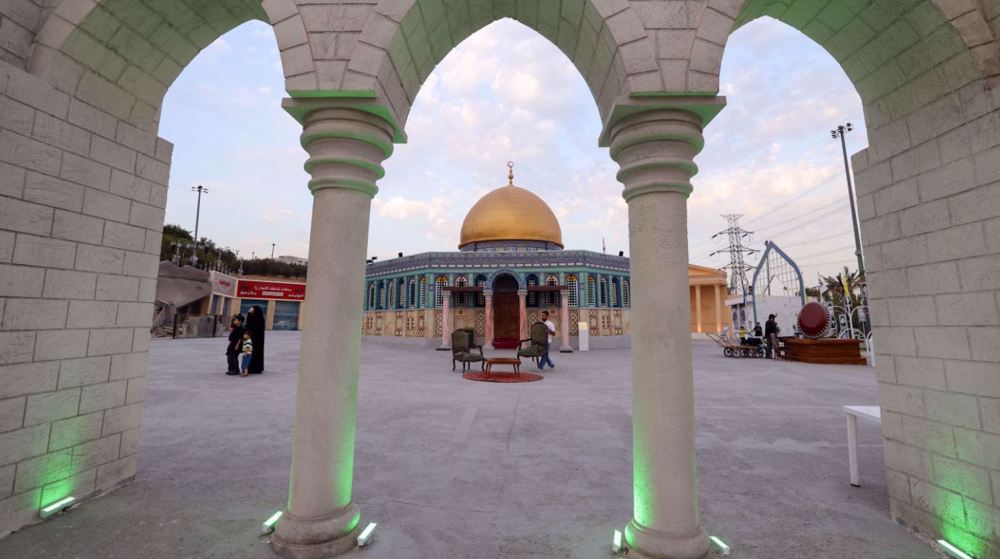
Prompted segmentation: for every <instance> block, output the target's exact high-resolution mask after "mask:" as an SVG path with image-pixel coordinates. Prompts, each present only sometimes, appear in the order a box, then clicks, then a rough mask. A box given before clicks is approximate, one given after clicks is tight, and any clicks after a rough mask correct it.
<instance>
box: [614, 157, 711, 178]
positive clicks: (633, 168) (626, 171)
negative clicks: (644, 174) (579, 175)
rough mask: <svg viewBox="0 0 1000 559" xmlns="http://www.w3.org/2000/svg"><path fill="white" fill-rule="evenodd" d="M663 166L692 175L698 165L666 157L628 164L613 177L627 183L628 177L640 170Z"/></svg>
mask: <svg viewBox="0 0 1000 559" xmlns="http://www.w3.org/2000/svg"><path fill="white" fill-rule="evenodd" d="M663 168H675V169H681V170H683V171H684V172H685V173H688V174H689V175H691V176H692V177H693V176H695V175H697V174H698V165H697V164H696V163H695V162H694V161H685V160H682V159H674V160H672V161H671V160H667V159H666V158H661V159H656V160H653V161H649V162H648V163H636V164H629V165H628V166H627V167H623V168H622V169H621V170H620V171H618V174H617V175H616V176H615V178H617V179H618V180H619V181H620V182H622V183H627V181H628V179H629V177H631V176H632V175H635V174H636V173H638V172H640V171H648V170H650V169H663Z"/></svg>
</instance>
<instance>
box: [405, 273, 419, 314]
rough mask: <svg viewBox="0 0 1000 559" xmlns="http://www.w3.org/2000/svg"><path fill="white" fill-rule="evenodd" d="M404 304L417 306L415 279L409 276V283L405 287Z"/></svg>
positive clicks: (411, 306)
mask: <svg viewBox="0 0 1000 559" xmlns="http://www.w3.org/2000/svg"><path fill="white" fill-rule="evenodd" d="M406 306H407V307H409V308H411V309H412V308H413V307H415V306H417V280H415V279H413V278H410V284H409V286H408V287H407V289H406Z"/></svg>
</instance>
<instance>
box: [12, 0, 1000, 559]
mask: <svg viewBox="0 0 1000 559" xmlns="http://www.w3.org/2000/svg"><path fill="white" fill-rule="evenodd" d="M764 15H767V16H770V17H774V18H777V19H779V20H781V21H784V22H786V23H788V24H789V25H792V26H793V27H795V28H797V29H800V30H801V31H802V32H803V33H805V34H806V35H808V36H809V37H811V38H813V39H814V40H815V41H817V42H818V43H820V44H822V45H823V46H824V47H825V48H826V49H827V50H828V51H829V52H830V54H831V55H832V56H834V57H835V58H836V59H837V60H838V61H839V62H840V63H841V65H842V66H843V68H844V70H845V71H846V72H847V74H848V76H850V78H851V79H852V80H853V82H854V84H855V86H856V87H857V89H858V91H859V93H860V94H861V97H862V100H863V101H864V104H865V112H866V121H867V125H868V129H869V140H870V141H869V145H870V147H869V148H868V149H866V150H865V151H863V152H861V153H858V154H856V155H855V156H854V166H855V169H856V173H857V184H858V192H859V212H860V216H861V219H862V237H863V242H864V247H865V253H866V255H867V262H868V270H869V277H868V281H869V285H870V294H871V311H872V313H871V314H872V319H873V322H874V326H875V336H876V339H877V340H878V343H877V348H878V352H879V359H878V365H879V366H878V375H879V390H880V394H879V397H880V402H881V405H882V406H883V410H884V411H883V431H884V435H885V439H886V464H887V467H888V470H889V485H890V495H891V510H892V515H893V516H894V517H895V518H896V519H898V520H899V521H901V522H904V523H906V524H907V525H910V526H913V527H915V528H917V529H919V530H921V531H924V532H927V533H929V534H931V535H934V536H945V537H948V538H949V539H950V540H951V541H953V542H955V543H957V544H959V545H961V546H962V547H963V548H964V549H966V550H967V551H969V552H970V553H972V554H974V555H976V556H977V557H981V558H982V557H1000V536H998V533H997V532H998V526H1000V524H998V518H1000V308H998V305H1000V55H998V52H1000V49H998V47H1000V43H998V41H997V36H998V33H1000V0H855V1H850V2H848V1H841V0H836V1H833V2H830V1H828V0H631V1H629V0H517V1H515V0H495V1H490V0H381V1H379V0H322V1H320V0H264V1H263V2H260V1H256V0H170V1H167V0H99V1H98V0H61V1H60V0H0V316H2V320H0V534H2V533H7V532H10V531H11V530H16V529H17V528H19V527H21V526H24V525H26V524H29V523H32V522H35V521H36V519H37V511H38V509H39V507H40V506H42V505H44V504H48V503H49V502H52V501H53V500H55V499H56V498H58V497H60V496H62V495H66V494H70V493H71V494H73V495H74V496H76V497H77V498H80V499H84V498H87V497H89V496H93V495H97V494H100V493H103V492H106V491H110V490H112V489H114V488H115V487H116V486H118V485H120V484H121V483H123V482H125V481H127V480H128V479H130V478H131V477H133V476H134V475H136V465H137V461H136V457H137V451H138V448H137V440H138V429H139V417H140V410H141V406H142V394H143V386H144V381H145V370H146V352H147V349H148V343H149V342H148V340H149V336H148V329H149V325H150V322H151V320H152V304H151V302H152V300H153V293H154V290H155V278H156V267H157V255H158V252H159V243H160V235H161V229H162V225H163V208H164V205H165V201H166V195H167V184H168V179H169V170H170V155H171V145H170V144H169V143H168V142H166V141H164V140H162V139H160V138H158V137H157V129H158V119H159V108H160V104H161V102H162V99H163V95H164V92H165V91H166V90H167V88H168V87H169V86H170V84H171V83H172V82H173V80H174V79H175V78H176V76H177V75H178V74H179V73H180V71H181V70H182V69H183V68H184V66H185V65H186V64H187V63H188V62H190V61H191V60H192V58H193V57H194V56H195V55H196V54H197V53H198V52H199V51H200V50H201V49H203V48H204V47H205V46H207V45H208V44H210V43H211V42H212V41H213V40H215V39H216V38H217V37H219V36H220V35H222V34H223V33H225V32H226V31H228V30H229V29H232V28H233V27H235V26H236V25H239V24H241V23H243V22H246V21H249V20H251V19H258V20H262V21H266V22H269V23H270V24H271V25H272V26H273V27H274V31H275V38H276V42H277V45H278V46H279V48H280V51H281V60H282V63H283V66H284V71H285V79H286V83H285V85H286V90H287V92H288V94H289V100H288V101H287V102H286V109H287V110H288V111H289V112H290V113H291V114H292V116H294V117H295V118H297V119H298V120H299V121H300V122H301V123H303V137H302V144H303V146H305V147H306V149H307V151H308V153H309V156H308V157H309V159H308V163H307V170H308V171H309V172H310V174H311V175H312V180H311V181H310V182H309V184H308V185H303V187H306V186H308V187H309V188H310V189H311V190H312V191H313V193H314V195H315V205H314V219H313V232H312V235H313V241H314V242H312V243H311V245H310V246H311V248H310V255H309V260H310V262H311V263H313V264H316V266H311V269H310V277H309V287H308V289H309V293H310V301H313V303H311V305H318V304H320V303H319V302H322V303H323V304H325V305H328V306H333V307H336V308H342V309H345V310H344V312H343V313H342V314H338V315H336V316H334V315H331V314H330V313H318V312H310V311H309V310H308V309H307V310H306V317H307V320H306V332H305V335H304V337H303V346H302V364H301V370H300V373H299V381H300V387H299V402H298V407H297V418H296V433H297V436H296V440H297V443H296V445H295V450H294V452H295V459H294V463H295V470H294V471H293V475H292V486H291V497H290V499H289V507H288V510H287V514H286V517H285V520H284V521H283V522H282V523H281V524H280V525H279V530H278V533H277V534H276V538H275V544H276V548H277V549H278V550H279V551H281V552H282V553H285V554H286V555H289V556H293V557H315V556H320V555H322V554H324V553H335V552H340V551H343V550H345V549H348V548H350V547H351V545H353V544H352V543H351V541H352V540H351V534H352V533H354V532H355V531H356V530H357V524H358V519H359V517H360V514H363V511H359V509H358V507H357V506H356V505H355V504H354V503H353V501H352V497H351V486H352V479H353V449H354V411H353V410H354V405H355V404H356V400H357V392H356V387H357V360H358V349H359V344H360V339H359V338H360V334H359V332H360V326H361V324H360V320H361V318H360V306H359V305H358V301H361V300H362V297H363V293H362V287H361V285H362V284H361V282H360V278H363V270H364V254H365V253H364V245H365V239H366V238H367V225H368V211H369V206H370V199H371V197H373V196H375V195H376V192H377V187H376V182H377V180H378V179H379V178H380V177H381V176H382V174H383V173H384V170H382V167H381V162H382V161H383V160H384V159H385V158H387V157H389V156H391V154H392V150H393V143H398V142H402V141H405V132H404V127H405V123H406V117H407V114H408V112H409V109H410V106H411V104H412V102H413V100H414V98H415V96H416V94H417V92H418V91H419V89H420V87H421V84H422V83H423V81H424V80H425V79H426V78H427V76H428V75H429V74H430V72H431V70H432V69H433V68H434V66H435V65H436V64H437V63H438V62H440V61H441V60H442V59H443V58H444V56H445V55H446V54H447V53H448V52H449V51H450V50H451V48H452V47H453V46H454V45H456V44H457V43H459V42H460V41H462V40H463V39H464V38H466V37H467V36H469V35H470V34H471V33H473V32H475V31H476V30H478V29H480V28H482V27H484V26H485V25H487V24H489V23H490V22H492V21H495V20H496V19H499V18H503V17H510V18H514V19H516V20H517V21H520V22H522V23H524V24H525V25H527V26H528V27H530V28H532V29H535V30H537V31H538V32H539V33H541V34H542V35H543V36H545V37H547V38H548V39H550V40H551V41H552V42H553V43H554V44H556V45H557V46H558V47H559V48H560V49H561V50H562V51H563V52H564V53H565V54H566V55H567V57H568V58H569V59H570V60H571V61H572V63H573V64H574V65H575V66H576V68H577V69H579V71H580V72H581V74H582V75H583V77H584V78H585V80H586V82H587V84H588V85H589V87H590V90H591V92H592V93H593V95H594V99H595V102H596V103H597V105H598V107H599V112H600V115H601V118H603V119H604V124H605V131H604V133H603V134H602V137H601V138H600V139H599V141H600V142H601V143H602V145H606V146H610V148H611V157H612V158H614V159H615V160H616V161H617V162H618V163H619V164H620V166H621V169H622V170H621V173H620V174H619V179H620V180H621V182H622V183H623V184H624V185H625V188H624V191H623V194H624V195H625V197H626V199H627V200H628V201H629V213H630V222H631V225H630V234H631V241H630V253H631V254H632V255H633V272H632V275H633V277H634V278H635V281H634V285H633V292H632V296H633V300H634V301H635V305H636V306H638V307H642V308H648V309H649V310H650V312H648V313H647V314H646V315H644V316H637V317H635V318H634V320H633V333H632V343H633V354H634V355H633V370H634V382H635V385H636V386H635V388H636V390H635V392H636V393H637V394H638V397H637V398H636V400H635V401H634V402H633V404H634V406H635V410H634V418H635V419H634V421H635V425H634V431H635V440H634V450H635V452H634V455H635V462H636V463H635V465H634V471H633V476H634V478H635V483H634V488H633V489H634V496H635V503H636V505H635V511H634V517H633V519H632V521H631V522H630V523H629V526H628V528H627V530H626V539H627V543H628V544H629V546H630V547H631V548H632V552H631V553H630V555H631V556H637V557H644V556H645V557H668V556H669V557H675V558H695V557H701V556H702V555H704V554H705V553H706V550H707V546H708V544H707V541H706V539H705V535H704V530H703V529H702V528H701V527H700V522H699V519H698V508H697V494H696V479H695V475H696V474H695V470H694V454H693V451H694V448H693V441H694V435H693V410H692V402H693V396H692V393H691V365H690V359H689V357H690V347H689V346H690V336H689V333H688V332H687V329H686V328H684V329H683V331H681V330H677V331H675V330H676V329H671V323H673V324H687V323H688V322H689V317H688V316H687V314H685V313H688V312H689V307H688V302H687V300H686V299H685V297H687V295H685V293H686V291H685V289H686V286H687V279H686V276H685V277H683V278H682V277H680V276H677V277H674V276H676V274H672V273H671V271H670V269H665V268H664V263H665V262H684V263H686V262H687V249H686V246H687V240H686V227H685V225H684V220H685V218H686V206H685V199H686V195H687V194H688V193H689V192H690V190H691V188H692V187H691V184H690V179H691V176H692V175H693V174H694V172H695V167H694V165H693V157H694V155H696V154H697V152H698V150H699V149H700V147H701V145H702V142H703V139H702V129H703V127H704V126H705V125H706V124H707V123H708V121H709V120H710V119H711V117H712V116H714V114H715V113H716V112H717V111H718V110H720V109H721V108H722V106H723V104H724V100H722V99H721V98H718V97H716V92H717V91H718V74H719V65H720V62H721V59H722V54H723V51H724V49H725V45H726V41H727V39H728V37H729V34H730V33H731V32H732V30H733V29H734V28H735V27H737V26H739V25H741V24H743V23H745V22H747V21H750V20H752V19H754V18H757V17H761V16H764ZM761 87H765V86H764V85H762V86H761ZM345 208H349V209H350V211H347V210H345ZM665 216H670V219H669V220H668V219H667V218H666V217H665ZM330 220H333V221H330ZM331 234H333V235H336V239H334V241H338V242H330V241H331V239H330V238H329V237H322V236H323V235H331ZM321 238H322V240H323V241H324V243H321V242H319V240H320V239H321ZM654 277H656V278H658V281H652V279H651V278H654ZM644 278H647V279H644ZM682 280H683V289H681V286H680V285H679V284H680V282H682ZM334 282H339V286H341V289H339V290H337V289H334V285H335V284H334ZM355 284H357V285H355ZM345 286H346V287H345ZM664 300H671V301H674V302H677V301H678V300H680V301H682V302H683V304H682V305H681V304H676V305H674V306H662V305H661V304H660V303H658V301H660V302H662V301H664ZM307 304H310V303H307ZM355 307H357V311H358V312H357V313H355V312H353V310H352V309H354V308H355ZM668 307H669V308H668ZM654 310H655V311H658V312H660V313H665V312H671V313H676V316H679V317H680V318H679V319H678V318H676V316H675V317H674V318H672V319H671V320H667V318H666V316H661V315H658V314H656V313H655V312H653V311H654ZM310 317H311V318H310ZM310 331H313V332H315V333H316V335H315V336H312V337H310V336H309V335H308V333H309V332H310ZM320 334H322V336H320ZM321 338H322V339H321ZM329 339H336V340H340V341H338V343H337V344H332V345H330V344H326V340H329ZM663 347H667V348H670V349H671V350H672V355H673V356H674V357H673V358H672V359H669V360H667V359H660V358H658V355H659V353H660V352H662V351H663V350H662V348H663ZM678 356H679V357H678ZM661 357H662V356H661ZM668 362H669V365H667V364H665V363H668ZM663 379H669V380H670V382H664V380H663ZM318 396H323V397H325V398H327V400H326V401H325V402H324V403H322V404H323V405H321V403H320V402H318V401H317V399H316V398H317V397H318ZM331 400H335V401H337V402H338V403H339V404H338V406H330V405H329V402H330V401H331ZM333 408H336V409H333ZM664 409H669V410H671V411H670V412H669V413H668V412H665V411H664ZM626 479H628V475H627V472H622V480H623V484H625V483H626V482H625V480H626ZM94 506H100V505H99V503H96V504H95V505H94ZM621 520H622V521H624V520H625V519H621Z"/></svg>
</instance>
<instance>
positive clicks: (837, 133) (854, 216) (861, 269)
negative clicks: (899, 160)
mask: <svg viewBox="0 0 1000 559" xmlns="http://www.w3.org/2000/svg"><path fill="white" fill-rule="evenodd" d="M852 130H854V127H853V126H852V125H851V123H850V122H848V123H847V124H846V125H843V124H841V125H839V126H837V127H836V128H834V129H833V130H831V131H830V135H831V136H833V139H835V140H836V139H837V138H840V149H841V150H842V151H843V153H844V176H845V177H847V199H848V200H850V202H851V225H853V226H854V255H855V256H857V257H858V276H859V277H862V278H863V277H865V261H864V258H863V257H862V255H861V232H860V231H859V230H858V210H857V209H856V208H855V206H854V187H853V185H852V184H851V168H850V166H848V163H847V140H845V139H844V135H845V134H846V133H847V132H850V131H852Z"/></svg>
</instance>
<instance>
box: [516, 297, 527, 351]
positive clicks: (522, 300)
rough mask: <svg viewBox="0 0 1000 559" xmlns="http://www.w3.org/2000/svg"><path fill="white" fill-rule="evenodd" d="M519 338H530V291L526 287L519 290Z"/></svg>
mask: <svg viewBox="0 0 1000 559" xmlns="http://www.w3.org/2000/svg"><path fill="white" fill-rule="evenodd" d="M517 312H518V315H517V322H518V326H517V338H518V339H519V340H526V339H528V292H527V291H526V290H524V289H518V290H517Z"/></svg>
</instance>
